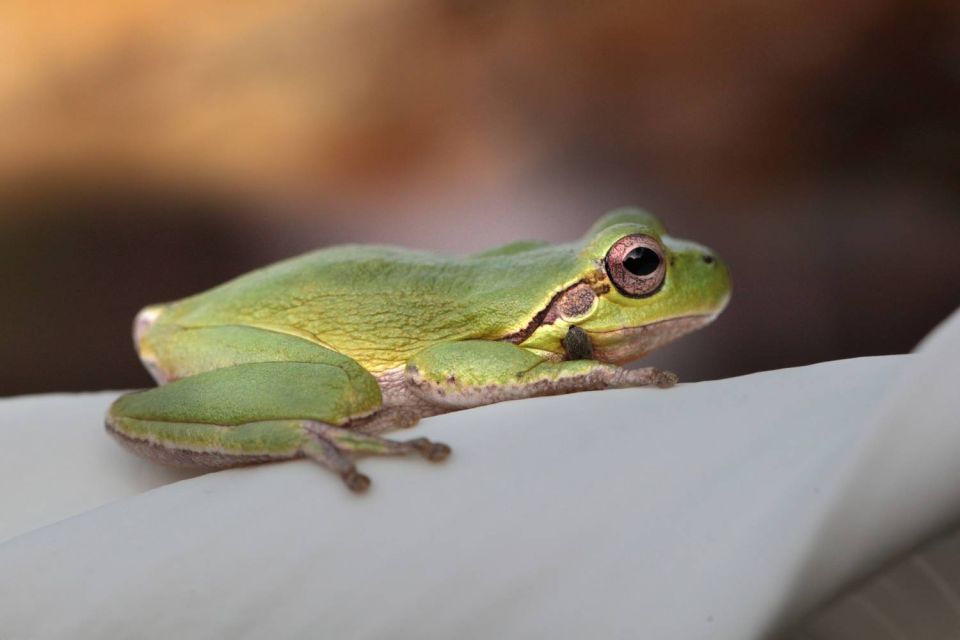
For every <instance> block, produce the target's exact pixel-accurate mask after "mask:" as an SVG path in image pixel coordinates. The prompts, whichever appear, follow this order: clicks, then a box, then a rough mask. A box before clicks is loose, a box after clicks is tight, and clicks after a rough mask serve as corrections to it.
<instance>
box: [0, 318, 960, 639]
mask: <svg viewBox="0 0 960 640" xmlns="http://www.w3.org/2000/svg"><path fill="white" fill-rule="evenodd" d="M958 358H960V317H958V316H956V314H955V316H954V317H953V318H952V319H951V320H950V321H949V323H947V326H944V327H943V328H942V329H941V330H940V331H939V332H938V335H937V336H935V337H934V339H933V340H932V341H931V342H929V343H928V344H927V345H926V347H925V348H924V349H923V350H922V351H921V352H920V353H918V354H915V355H911V356H886V357H877V358H863V359H856V360H848V361H839V362H831V363H824V364H820V365H816V366H811V367H804V368H799V369H789V370H783V371H773V372H766V373H761V374H755V375H751V376H746V377H742V378H736V379H730V380H721V381H716V382H707V383H698V384H689V385H681V386H679V387H678V388H675V389H671V390H666V391H660V390H623V391H604V392H595V393H585V394H577V395H571V396H563V397H555V398H542V399H534V400H525V401H520V402H511V403H504V404H500V405H494V406H490V407H484V408H480V409H475V410H470V411H464V412H460V413H455V414H450V415H447V416H438V417H435V418H431V419H428V420H426V421H424V422H423V424H422V425H421V426H420V427H418V428H416V429H414V430H411V431H410V432H409V435H410V436H412V435H414V434H415V435H428V436H430V437H435V438H438V439H441V440H444V441H446V442H448V443H450V444H451V445H452V446H453V447H454V455H453V456H452V457H451V458H450V460H449V461H448V462H446V463H444V464H443V465H439V466H434V465H430V464H428V463H425V462H422V461H416V460H367V461H364V465H363V468H364V469H365V471H366V472H367V473H368V474H369V475H370V476H371V477H372V478H373V479H374V483H375V484H374V487H373V489H372V490H371V493H370V494H369V495H367V496H363V497H356V496H353V495H350V494H349V493H348V492H347V491H346V490H345V489H344V488H343V487H342V486H341V485H340V484H339V481H338V480H336V479H335V478H334V477H331V476H330V475H328V474H327V473H326V472H324V471H323V470H321V469H319V468H316V467H315V466H314V465H313V464H311V463H309V462H306V461H298V462H291V463H282V464H273V465H264V466H260V467H252V468H244V469H236V470H230V471H223V472H219V473H213V474H208V475H203V476H197V477H192V478H191V477H189V474H183V473H179V472H171V471H169V470H166V469H162V468H158V467H155V466H153V465H151V464H150V463H147V462H143V461H140V460H138V459H136V458H133V457H132V456H130V455H129V454H128V453H126V452H125V451H124V450H122V449H120V448H119V447H118V446H117V445H115V444H114V443H113V442H112V441H111V440H110V439H109V438H108V437H107V436H106V435H105V434H104V433H103V432H102V427H101V425H100V419H101V415H102V412H103V410H104V409H105V407H106V405H107V404H108V403H109V401H110V400H111V399H112V398H113V397H114V396H115V395H116V394H112V393H103V394H91V395H83V396H65V395H57V396H37V397H26V398H14V399H8V400H4V401H0V539H5V541H4V542H2V543H0V637H2V638H59V637H70V638H105V637H138V638H169V637H189V638H220V637H232V638H302V637H331V638H383V637H390V638H451V637H456V638H487V637H510V638H523V637H563V638H567V637H570V638H575V637H591V638H621V637H622V638H636V637H643V638H657V639H672V638H682V639H684V640H689V639H695V638H711V639H723V638H731V639H737V640H742V639H744V638H757V637H762V635H763V634H764V633H765V632H767V631H769V629H770V626H771V624H772V623H774V622H775V621H778V620H781V619H783V616H785V615H792V614H794V613H796V612H798V611H800V610H802V609H803V608H804V607H807V606H809V605H810V604H811V603H813V602H815V601H816V600H818V599H820V598H822V597H823V596H824V595H826V594H828V593H830V592H831V591H832V590H833V589H835V588H836V587H838V586H839V585H841V584H842V583H844V582H845V581H847V580H849V579H851V578H852V577H855V576H857V575H860V574H861V573H862V572H863V571H865V570H867V569H870V568H872V567H873V566H874V564H875V562H876V561H877V560H878V559H880V558H883V557H885V556H886V555H888V554H890V553H892V552H894V551H898V550H900V549H901V548H902V547H903V546H904V545H906V544H911V543H913V542H915V541H917V540H919V539H921V538H923V537H924V536H926V535H929V534H930V533H931V532H933V530H934V529H936V528H938V527H940V526H941V525H942V524H943V523H944V522H946V521H947V520H948V519H950V518H955V517H956V516H957V515H960V465H957V464H956V460H957V459H958V458H960V424H958V418H957V417H958V416H960V394H958V393H957V392H956V381H957V380H960V369H958V364H957V362H958ZM176 480H180V481H176Z"/></svg>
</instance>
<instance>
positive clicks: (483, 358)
mask: <svg viewBox="0 0 960 640" xmlns="http://www.w3.org/2000/svg"><path fill="white" fill-rule="evenodd" d="M405 376H406V381H407V384H408V385H409V386H410V387H411V389H412V390H413V391H414V393H416V394H417V395H418V396H420V397H421V398H423V399H425V400H427V401H429V402H431V403H434V404H436V405H440V406H442V407H446V408H447V410H450V409H454V408H466V407H475V406H479V405H484V404H490V403H493V402H501V401H503V400H515V399H519V398H530V397H535V396H549V395H557V394H562V393H573V392H576V391H595V390H599V389H612V388H623V387H645V386H656V387H661V388H664V387H671V386H673V385H674V384H676V382H677V376H676V375H675V374H673V373H670V372H669V371H661V370H659V369H654V368H652V367H648V368H644V369H624V368H623V367H618V366H616V365H612V364H607V363H603V362H598V361H596V360H565V361H559V362H558V361H552V360H545V359H543V358H541V357H540V356H538V355H537V354H536V353H534V352H532V351H528V350H526V349H523V348H522V347H518V346H516V345H514V344H511V343H509V342H492V341H484V340H469V341H463V342H449V343H443V344H438V345H434V346H432V347H429V348H427V349H425V350H423V351H421V352H420V353H419V354H417V355H416V356H415V357H414V358H413V359H412V360H411V361H410V362H409V364H408V365H407V368H406V372H405Z"/></svg>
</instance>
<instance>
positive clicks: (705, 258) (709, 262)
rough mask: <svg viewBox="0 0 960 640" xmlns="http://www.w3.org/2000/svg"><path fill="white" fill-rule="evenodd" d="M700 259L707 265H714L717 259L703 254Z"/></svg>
mask: <svg viewBox="0 0 960 640" xmlns="http://www.w3.org/2000/svg"><path fill="white" fill-rule="evenodd" d="M700 257H701V258H702V259H703V261H704V262H705V263H707V264H713V261H714V260H715V258H714V257H713V256H712V255H710V254H709V253H705V254H703V255H702V256H700Z"/></svg>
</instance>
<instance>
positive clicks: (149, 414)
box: [107, 362, 450, 491]
mask: <svg viewBox="0 0 960 640" xmlns="http://www.w3.org/2000/svg"><path fill="white" fill-rule="evenodd" d="M357 366H358V365H357ZM358 368H359V366H358ZM355 374H356V372H354V371H349V372H348V371H345V370H344V368H343V365H341V366H334V365H331V364H324V363H316V362H259V363H243V364H236V365H233V366H228V367H223V368H220V369H215V370H212V371H207V372H203V373H199V374H196V375H193V376H190V377H187V378H183V379H180V380H177V381H175V382H171V383H169V384H167V385H164V386H162V387H158V388H156V389H149V390H147V391H140V392H135V393H129V394H126V395H124V396H122V397H120V398H119V399H117V401H116V402H114V403H113V405H112V406H111V407H110V411H109V413H108V415H107V429H108V430H109V431H110V432H111V433H112V434H113V435H115V436H116V437H117V438H118V439H119V440H120V441H121V442H122V443H123V444H125V445H127V446H128V447H130V448H131V449H133V450H134V452H136V453H139V454H141V455H144V456H147V457H150V458H153V459H155V460H158V461H160V462H166V463H171V464H180V465H188V466H199V467H207V468H223V467H230V466H236V465H241V464H250V463H255V462H266V461H272V460H285V459H290V458H297V457H301V456H308V457H310V458H312V459H314V460H316V461H317V462H320V463H321V464H323V465H324V466H326V467H328V468H330V469H332V470H333V471H335V472H337V473H339V474H340V476H341V477H342V478H343V480H344V482H345V483H346V484H347V486H348V487H350V489H352V490H354V491H363V490H365V489H366V488H367V486H368V485H369V484H370V480H369V478H367V477H366V476H365V475H363V474H361V473H359V472H358V471H357V469H356V466H355V465H354V463H353V461H352V459H351V458H352V456H354V455H398V454H407V453H418V454H420V455H422V456H424V457H426V458H427V459H429V460H441V459H443V458H445V457H446V456H447V454H449V452H450V449H449V448H448V447H447V446H446V445H442V444H439V443H434V442H430V441H429V440H427V439H426V438H417V439H414V440H410V441H407V442H394V441H391V440H387V439H385V438H380V437H377V436H371V435H364V434H360V433H356V432H353V431H351V430H350V429H347V428H343V426H344V425H348V424H349V422H350V421H351V420H354V419H358V418H362V417H364V416H367V415H370V414H372V413H374V412H376V411H377V410H378V409H379V408H380V391H379V388H378V387H377V384H376V381H375V380H373V378H372V376H370V380H369V384H358V377H357V375H355ZM366 375H367V376H369V374H366ZM359 380H363V379H362V378H359Z"/></svg>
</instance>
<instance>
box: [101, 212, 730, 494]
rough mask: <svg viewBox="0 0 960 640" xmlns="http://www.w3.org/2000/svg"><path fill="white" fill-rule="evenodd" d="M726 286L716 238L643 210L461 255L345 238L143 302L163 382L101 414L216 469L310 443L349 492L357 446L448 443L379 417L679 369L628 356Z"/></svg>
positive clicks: (156, 451)
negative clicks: (580, 233)
mask: <svg viewBox="0 0 960 640" xmlns="http://www.w3.org/2000/svg"><path fill="white" fill-rule="evenodd" d="M729 298H730V278H729V275H728V272H727V268H726V267H725V266H724V264H723V263H722V262H721V261H720V260H719V259H718V258H717V257H716V256H715V255H714V254H713V252H711V251H710V250H709V249H707V248H705V247H703V246H701V245H699V244H695V243H693V242H688V241H685V240H679V239H676V238H673V237H671V236H669V235H667V234H666V232H665V230H664V228H663V226H662V225H661V223H660V222H659V221H658V220H657V219H656V218H654V217H653V216H651V215H650V214H648V213H645V212H643V211H640V210H637V209H622V210H618V211H615V212H613V213H610V214H608V215H606V216H605V217H603V218H602V219H600V220H599V221H598V222H597V223H596V224H595V225H594V226H593V228H592V229H590V231H589V232H588V233H587V234H586V236H584V238H583V239H582V240H580V241H578V242H573V243H569V244H561V245H557V246H552V245H548V244H545V243H536V242H519V243H514V244H509V245H506V246H504V247H500V248H498V249H493V250H490V251H485V252H483V253H478V254H475V255H471V256H467V257H459V258H454V257H447V256H442V255H438V254H434V253H425V252H416V251H408V250H403V249H398V248H391V247H380V246H360V245H350V246H338V247H331V248H326V249H321V250H318V251H314V252H312V253H307V254H305V255H302V256H299V257H295V258H291V259H289V260H285V261H282V262H279V263H277V264H274V265H272V266H269V267H266V268H263V269H259V270H256V271H253V272H251V273H249V274H246V275H243V276H241V277H239V278H236V279H235V280H232V281H229V282H227V283H225V284H223V285H220V286H218V287H216V288H214V289H211V290H209V291H206V292H204V293H200V294H198V295H195V296H192V297H189V298H185V299H183V300H180V301H178V302H172V303H168V304H158V305H152V306H148V307H146V308H145V309H143V310H142V311H141V312H140V313H139V314H138V315H137V318H136V320H135V322H134V341H135V345H136V348H137V351H138V353H139V355H140V358H141V360H142V361H143V363H144V365H145V366H146V368H147V369H148V370H149V371H150V373H151V374H152V375H153V377H154V378H155V379H156V381H157V382H158V383H159V385H160V386H158V387H157V388H154V389H149V390H145V391H138V392H134V393H128V394H126V395H123V396H121V397H120V398H118V399H117V400H116V401H115V402H114V403H113V405H112V406H111V407H110V409H109V412H108V414H107V417H106V426H107V430H108V431H109V432H110V433H111V434H112V435H114V436H115V437H116V438H118V439H119V440H120V442H122V443H123V444H124V445H126V446H128V447H129V448H130V449H132V450H133V451H134V452H135V453H137V454H140V455H143V456H146V457H149V458H152V459H154V460H157V461H160V462H164V463H171V464H181V465H190V466H200V467H208V468H221V467H229V466H235V465H242V464H250V463H256V462H266V461H272V460H286V459H290V458H298V457H303V456H306V457H308V458H311V459H313V460H315V461H317V462H319V463H320V464H322V465H323V466H325V467H328V468H329V469H332V470H333V471H335V472H336V473H338V474H339V475H340V476H341V477H342V478H343V480H344V482H345V483H346V485H347V486H348V487H349V488H350V489H352V490H354V491H358V492H359V491H364V490H365V489H366V488H367V487H368V486H369V484H370V480H369V478H368V477H367V476H365V475H363V474H362V473H360V472H359V471H357V468H356V466H355V464H354V459H355V458H356V457H357V456H360V455H395V454H407V453H417V454H420V455H422V456H424V457H426V458H427V459H429V460H442V459H443V458H445V457H446V456H447V455H448V454H449V453H450V449H449V448H448V447H447V446H446V445H444V444H441V443H437V442H432V441H430V440H427V439H426V438H415V439H411V440H407V441H395V440H391V439H387V438H385V437H383V434H384V433H385V432H387V431H391V430H395V429H399V428H404V427H409V426H411V425H413V424H414V423H416V422H417V421H418V420H419V419H420V418H422V417H425V416H432V415H436V414H440V413H444V412H448V411H455V410H458V409H465V408H468V407H476V406H480V405H485V404H489V403H493V402H500V401H503V400H513V399H518V398H530V397H534V396H547V395H553V394H561V393H570V392H574V391H586V390H597V389H610V388H622V387H641V386H654V387H670V386H672V385H673V384H674V383H675V382H676V381H677V377H676V376H675V375H674V374H672V373H670V372H666V371H660V370H657V369H653V368H640V369H624V368H622V366H621V365H624V364H626V363H628V362H631V361H633V360H635V359H637V358H639V357H640V356H642V355H644V354H645V353H647V352H648V351H650V350H651V349H655V348H657V347H659V346H661V345H663V344H666V343H668V342H670V341H672V340H674V339H676V338H678V337H680V336H682V335H683V334H686V333H688V332H690V331H693V330H695V329H697V328H700V327H703V326H704V325H706V324H707V323H709V322H710V321H712V320H713V319H714V318H716V317H717V315H718V314H719V313H720V312H721V311H722V310H723V308H724V307H725V306H726V304H727V301H728V300H729Z"/></svg>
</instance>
